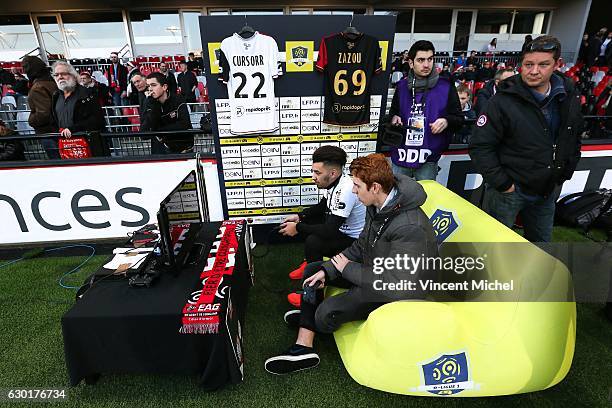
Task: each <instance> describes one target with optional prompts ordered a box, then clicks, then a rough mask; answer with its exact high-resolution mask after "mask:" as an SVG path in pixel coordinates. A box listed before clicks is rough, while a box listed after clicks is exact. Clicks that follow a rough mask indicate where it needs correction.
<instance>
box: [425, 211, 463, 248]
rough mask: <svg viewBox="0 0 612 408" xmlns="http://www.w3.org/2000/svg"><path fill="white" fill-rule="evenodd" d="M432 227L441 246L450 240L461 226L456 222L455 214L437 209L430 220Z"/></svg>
mask: <svg viewBox="0 0 612 408" xmlns="http://www.w3.org/2000/svg"><path fill="white" fill-rule="evenodd" d="M430 221H431V226H432V227H433V229H434V232H435V233H436V239H437V241H438V244H441V243H442V242H444V240H446V238H448V237H449V236H450V235H451V234H452V233H453V232H455V230H456V229H457V228H459V224H458V223H457V221H456V220H455V217H454V216H453V213H452V212H450V211H445V210H441V209H437V210H436V211H435V212H434V213H433V215H432V216H431V218H430Z"/></svg>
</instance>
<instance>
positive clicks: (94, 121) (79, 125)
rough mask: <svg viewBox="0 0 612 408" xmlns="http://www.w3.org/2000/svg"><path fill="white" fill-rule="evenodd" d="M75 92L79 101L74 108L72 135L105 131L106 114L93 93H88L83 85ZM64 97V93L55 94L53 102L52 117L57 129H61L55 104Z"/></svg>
mask: <svg viewBox="0 0 612 408" xmlns="http://www.w3.org/2000/svg"><path fill="white" fill-rule="evenodd" d="M74 92H77V93H78V94H77V101H76V104H75V106H74V113H73V118H72V122H73V123H74V124H73V125H72V126H71V127H69V128H68V129H70V131H71V132H72V133H76V132H84V131H101V130H103V129H104V114H103V113H102V108H101V107H100V104H99V103H98V99H97V97H96V96H95V95H93V94H92V93H91V92H88V91H87V90H86V89H85V88H83V87H82V86H81V85H78V86H77V88H76V89H75V91H74ZM60 97H62V98H63V97H64V93H63V92H62V91H59V90H58V91H57V92H56V93H54V94H53V99H52V101H51V106H52V108H51V115H52V117H53V124H54V126H55V128H56V129H58V128H59V125H58V118H57V114H56V112H55V104H56V102H57V99H58V98H60Z"/></svg>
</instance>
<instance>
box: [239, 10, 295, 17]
mask: <svg viewBox="0 0 612 408" xmlns="http://www.w3.org/2000/svg"><path fill="white" fill-rule="evenodd" d="M236 14H238V15H246V16H258V15H279V14H280V15H283V14H284V11H283V10H248V9H232V15H236Z"/></svg>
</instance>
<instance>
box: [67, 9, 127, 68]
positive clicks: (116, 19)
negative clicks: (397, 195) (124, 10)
mask: <svg viewBox="0 0 612 408" xmlns="http://www.w3.org/2000/svg"><path fill="white" fill-rule="evenodd" d="M62 22H63V23H64V34H66V41H67V42H68V49H70V56H71V57H72V58H100V57H102V58H108V56H109V54H110V53H111V52H113V51H116V52H119V51H125V49H126V48H127V36H126V33H125V28H124V25H123V16H122V15H121V13H120V12H112V13H62Z"/></svg>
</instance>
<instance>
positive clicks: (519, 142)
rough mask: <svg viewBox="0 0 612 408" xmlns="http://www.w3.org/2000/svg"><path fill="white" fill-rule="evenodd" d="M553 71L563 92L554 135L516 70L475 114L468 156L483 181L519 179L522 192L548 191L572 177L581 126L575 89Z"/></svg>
mask: <svg viewBox="0 0 612 408" xmlns="http://www.w3.org/2000/svg"><path fill="white" fill-rule="evenodd" d="M553 75H558V78H560V80H561V81H563V86H564V88H565V91H566V93H567V96H566V97H565V99H563V101H562V102H561V103H560V112H559V113H560V118H561V122H560V124H559V133H558V136H557V138H556V140H554V141H553V137H552V135H550V129H548V124H547V121H546V119H545V117H544V114H543V113H542V111H541V109H540V107H539V105H538V104H537V103H536V101H535V99H534V97H533V95H532V94H531V92H530V90H529V88H528V87H527V85H525V84H524V83H523V81H522V79H521V76H520V75H515V76H513V77H511V78H508V79H507V80H505V81H503V82H501V83H500V84H499V87H498V91H497V93H496V94H495V96H493V98H491V99H490V100H489V103H488V104H487V107H486V108H485V112H484V113H483V114H482V115H481V116H480V117H479V118H478V121H477V124H476V127H475V128H474V133H473V134H472V139H471V141H470V157H471V158H472V162H473V164H474V166H475V167H476V169H477V170H478V171H479V172H480V173H481V174H482V175H483V177H484V179H485V181H486V182H487V183H488V184H489V185H490V186H492V187H493V188H495V189H497V190H498V191H506V190H508V189H509V188H510V187H511V186H512V184H514V183H516V184H518V185H519V186H520V187H521V189H522V190H523V191H524V192H525V193H527V194H536V195H540V196H548V195H549V194H550V193H551V192H552V191H553V190H554V188H555V185H557V184H561V183H563V182H564V181H565V180H568V179H570V178H571V177H572V174H573V172H574V170H575V169H576V165H577V164H578V160H579V159H580V145H581V141H580V134H581V132H582V128H583V119H582V114H581V113H580V94H579V92H578V90H577V89H576V88H575V87H574V84H573V81H572V80H571V79H569V78H566V77H564V76H563V75H561V74H559V73H555V74H553Z"/></svg>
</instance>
